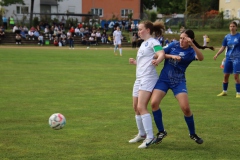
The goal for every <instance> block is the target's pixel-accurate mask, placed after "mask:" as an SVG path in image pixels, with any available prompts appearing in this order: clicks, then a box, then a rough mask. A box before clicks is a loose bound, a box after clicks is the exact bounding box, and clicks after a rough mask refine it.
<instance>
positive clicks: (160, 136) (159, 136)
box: [154, 130, 167, 144]
mask: <svg viewBox="0 0 240 160" xmlns="http://www.w3.org/2000/svg"><path fill="white" fill-rule="evenodd" d="M166 136H167V132H166V131H165V130H164V131H163V132H158V133H157V136H156V139H155V141H154V143H156V144H159V143H161V142H162V140H163V138H164V137H166Z"/></svg>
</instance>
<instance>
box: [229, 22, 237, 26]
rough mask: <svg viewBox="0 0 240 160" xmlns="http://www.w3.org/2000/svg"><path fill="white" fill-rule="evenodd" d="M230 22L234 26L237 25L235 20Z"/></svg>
mask: <svg viewBox="0 0 240 160" xmlns="http://www.w3.org/2000/svg"><path fill="white" fill-rule="evenodd" d="M230 24H234V25H235V26H236V27H237V26H238V24H237V22H235V21H232V22H230Z"/></svg>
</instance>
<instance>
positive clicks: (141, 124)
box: [135, 115, 146, 136]
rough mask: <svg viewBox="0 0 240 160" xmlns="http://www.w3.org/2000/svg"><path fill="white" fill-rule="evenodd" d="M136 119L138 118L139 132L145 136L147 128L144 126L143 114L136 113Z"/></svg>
mask: <svg viewBox="0 0 240 160" xmlns="http://www.w3.org/2000/svg"><path fill="white" fill-rule="evenodd" d="M135 119H136V123H137V128H138V134H139V135H140V136H145V135H146V133H145V130H144V127H143V123H142V117H141V115H136V116H135Z"/></svg>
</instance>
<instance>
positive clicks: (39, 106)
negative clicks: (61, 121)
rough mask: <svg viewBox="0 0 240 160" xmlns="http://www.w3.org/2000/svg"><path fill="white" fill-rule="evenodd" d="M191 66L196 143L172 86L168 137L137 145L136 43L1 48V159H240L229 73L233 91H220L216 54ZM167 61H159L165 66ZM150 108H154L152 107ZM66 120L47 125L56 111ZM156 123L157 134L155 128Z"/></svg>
mask: <svg viewBox="0 0 240 160" xmlns="http://www.w3.org/2000/svg"><path fill="white" fill-rule="evenodd" d="M203 53H204V56H205V60H204V61H202V62H193V63H192V64H191V65H190V66H189V68H188V70H187V73H186V75H187V84H188V91H189V100H190V106H191V109H192V111H193V113H194V117H195V123H196V131H197V134H199V136H200V137H202V138H203V139H204V143H203V144H202V145H198V144H196V143H195V142H194V141H193V140H191V139H190V138H189V136H188V130H187V126H186V124H185V121H184V118H183V114H182V112H181V110H180V108H179V106H178V104H177V101H176V100H175V98H174V97H173V94H172V92H171V91H169V93H168V95H167V96H166V97H165V99H164V100H163V102H162V104H161V108H162V112H163V120H164V126H165V129H166V130H167V131H168V136H167V137H166V138H165V139H164V140H163V142H162V143H161V144H159V145H152V146H150V147H149V148H147V149H138V148H137V147H138V145H140V143H138V144H129V143H128V140H129V139H131V138H132V137H133V136H134V135H135V134H136V133H137V129H136V124H135V119H134V112H133V109H132V96H131V95H132V86H133V82H134V80H135V66H132V65H129V64H128V59H129V58H130V57H136V50H135V49H123V56H122V57H120V56H114V54H113V50H112V49H96V48H91V49H88V50H87V49H85V48H81V49H80V48H75V50H69V49H66V48H54V47H52V48H51V47H48V48H47V47H28V48H27V47H26V48H24V47H19V48H16V47H9V46H8V47H3V46H1V47H0V124H1V128H0V135H1V138H0V159H1V160H18V159H22V160H25V159H26V160H36V159H38V160H40V159H41V160H54V159H63V160H65V159H67V160H73V159H76V160H80V159H81V160H82V159H83V160H85V159H87V160H101V159H104V160H105V159H108V160H115V159H117V160H135V159H136V160H151V159H152V160H155V159H169V160H172V159H178V160H185V159H190V160H192V159H202V160H208V159H221V160H225V159H231V160H232V159H234V160H235V159H236V160H237V159H239V157H240V153H239V150H240V146H239V144H240V127H239V122H238V120H239V119H240V114H239V109H240V99H236V98H235V93H236V91H235V84H234V81H233V77H232V76H231V77H230V83H229V90H228V96H226V97H217V96H216V95H217V94H218V93H220V92H221V90H222V79H223V74H222V69H220V67H219V66H220V62H221V60H222V58H223V54H222V55H221V56H220V57H219V58H218V60H217V61H214V60H213V56H214V54H215V53H216V52H213V51H210V50H209V51H208V50H204V51H203ZM161 68H162V64H161V65H160V66H158V68H157V69H158V71H159V72H160V70H161ZM149 111H150V106H149ZM56 112H60V113H62V114H63V115H64V116H65V117H66V120H67V124H66V126H65V127H64V128H63V129H62V130H53V129H51V128H50V127H49V126H48V118H49V117H50V115H51V114H53V113H56ZM153 126H154V132H155V133H156V132H157V129H156V127H155V124H153Z"/></svg>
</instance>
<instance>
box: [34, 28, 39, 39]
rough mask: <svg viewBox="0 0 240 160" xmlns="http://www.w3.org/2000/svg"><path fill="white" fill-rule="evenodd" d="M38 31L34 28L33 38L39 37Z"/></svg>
mask: <svg viewBox="0 0 240 160" xmlns="http://www.w3.org/2000/svg"><path fill="white" fill-rule="evenodd" d="M39 35H40V34H39V32H38V31H37V30H36V31H35V32H33V36H34V37H35V38H37V39H38V37H39Z"/></svg>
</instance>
